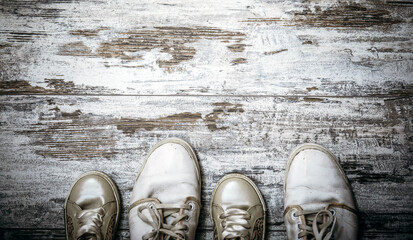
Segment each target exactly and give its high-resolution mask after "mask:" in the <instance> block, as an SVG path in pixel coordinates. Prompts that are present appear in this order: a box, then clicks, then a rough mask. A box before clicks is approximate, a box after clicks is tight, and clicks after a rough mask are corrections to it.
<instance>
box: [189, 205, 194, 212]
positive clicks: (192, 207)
mask: <svg viewBox="0 0 413 240" xmlns="http://www.w3.org/2000/svg"><path fill="white" fill-rule="evenodd" d="M188 205H189V211H192V210H193V209H194V204H193V203H189V204H188Z"/></svg>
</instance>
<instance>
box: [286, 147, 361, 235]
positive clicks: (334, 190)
mask: <svg viewBox="0 0 413 240" xmlns="http://www.w3.org/2000/svg"><path fill="white" fill-rule="evenodd" d="M285 185H286V186H285V189H286V190H285V193H284V209H285V208H287V207H288V206H293V205H298V206H300V207H301V208H302V209H304V210H307V211H319V210H322V209H325V208H326V207H327V205H328V204H329V203H342V204H345V205H347V206H348V207H351V208H353V209H356V207H355V203H354V199H353V194H352V191H351V189H350V187H349V186H348V185H347V183H346V177H345V175H343V174H342V173H341V172H340V170H339V168H338V167H337V165H336V164H335V162H334V160H333V159H331V158H330V157H329V156H328V155H327V154H325V153H324V152H322V151H320V150H316V149H306V150H302V151H301V152H299V153H298V154H297V155H296V156H295V158H294V160H293V161H292V163H291V165H290V169H289V172H288V174H287V176H286V182H285ZM336 209H337V211H336V212H337V215H336V217H337V223H336V229H337V230H335V231H334V237H335V238H336V239H357V237H356V236H357V215H356V214H354V213H352V212H350V211H348V210H345V209H342V208H336ZM292 213H293V209H292V210H290V211H289V212H287V213H286V215H285V216H284V222H285V224H286V228H287V236H288V239H297V234H298V228H297V224H298V223H299V222H300V221H301V220H300V218H296V217H292Z"/></svg>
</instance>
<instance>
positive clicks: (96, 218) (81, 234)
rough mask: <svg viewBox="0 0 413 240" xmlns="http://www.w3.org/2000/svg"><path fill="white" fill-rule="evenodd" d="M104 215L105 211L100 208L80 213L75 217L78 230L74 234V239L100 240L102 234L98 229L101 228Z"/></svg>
mask: <svg viewBox="0 0 413 240" xmlns="http://www.w3.org/2000/svg"><path fill="white" fill-rule="evenodd" d="M104 215H105V210H104V209H103V208H101V207H100V208H95V209H87V210H83V211H81V212H80V213H79V216H78V217H77V221H78V223H79V226H80V228H79V229H78V231H77V233H76V239H78V240H84V239H93V240H101V239H102V234H101V231H100V228H101V227H102V220H103V216H104Z"/></svg>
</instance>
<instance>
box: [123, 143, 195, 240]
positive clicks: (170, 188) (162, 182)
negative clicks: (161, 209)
mask: <svg viewBox="0 0 413 240" xmlns="http://www.w3.org/2000/svg"><path fill="white" fill-rule="evenodd" d="M195 161H197V160H196V159H192V157H191V155H190V154H189V153H188V151H187V150H186V149H185V148H184V147H183V146H182V145H180V144H178V143H165V144H162V145H160V146H158V147H157V148H156V149H155V150H154V151H153V152H152V153H151V154H150V156H149V157H148V159H147V161H146V164H145V165H144V166H143V169H142V171H141V173H140V175H139V176H138V178H137V180H136V182H135V186H134V188H133V191H132V195H131V200H130V203H131V204H132V203H134V202H136V201H138V200H142V199H147V198H153V199H157V200H158V201H159V202H160V203H164V204H167V203H179V204H183V203H186V199H187V197H194V198H195V199H197V200H198V202H200V188H201V186H200V184H199V182H200V179H199V177H198V173H197V172H198V170H197V168H196V163H195ZM197 205H198V206H199V207H196V208H195V209H194V213H193V217H191V218H190V220H189V221H188V222H187V224H189V225H190V230H189V232H188V239H194V238H195V231H196V227H197V225H198V217H199V212H200V205H199V203H198V204H197ZM137 209H138V206H136V207H134V208H133V209H131V210H130V212H129V226H130V233H131V239H132V240H138V239H139V240H140V239H141V238H142V236H143V235H144V234H146V233H148V232H150V231H151V230H152V227H151V226H149V225H147V224H145V223H144V222H142V220H141V219H140V218H139V217H138V215H137V214H136V213H135V212H136V211H137Z"/></svg>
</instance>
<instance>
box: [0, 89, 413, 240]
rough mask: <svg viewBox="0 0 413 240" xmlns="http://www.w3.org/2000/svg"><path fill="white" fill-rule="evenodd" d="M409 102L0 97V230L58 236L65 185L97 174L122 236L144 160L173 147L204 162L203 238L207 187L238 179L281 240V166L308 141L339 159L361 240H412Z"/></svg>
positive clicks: (206, 221)
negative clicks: (118, 204)
mask: <svg viewBox="0 0 413 240" xmlns="http://www.w3.org/2000/svg"><path fill="white" fill-rule="evenodd" d="M412 101H413V98H276V97H206V96H197V97H190V96H170V97H161V96H160V97H156V96H148V97H134V96H117V97H116V96H0V111H1V116H0V131H1V135H0V154H1V157H0V158H1V165H0V182H1V184H0V194H1V198H0V212H1V215H2V217H1V218H0V225H1V226H2V228H3V229H4V230H3V231H4V234H5V236H6V235H7V234H9V235H7V236H11V237H9V238H13V236H16V238H17V236H20V235H19V234H24V232H25V231H27V232H30V231H32V230H33V231H34V232H36V231H37V230H34V229H45V230H44V231H45V233H44V235H42V231H43V230H38V232H37V233H38V234H40V235H39V236H45V237H47V236H49V238H50V236H54V235H53V234H55V233H56V232H55V230H53V229H58V230H57V233H59V232H61V229H62V228H63V218H62V207H63V204H64V198H65V196H66V194H67V191H68V189H69V188H70V185H71V183H72V181H73V180H74V179H75V178H76V177H77V176H78V175H80V174H81V173H82V172H84V171H87V170H92V169H95V170H100V171H104V172H106V173H108V174H109V175H110V176H111V177H112V178H113V179H114V180H115V182H116V183H117V185H118V187H119V189H120V192H121V197H122V200H123V203H122V206H123V209H122V218H121V224H120V228H121V229H124V230H125V231H126V230H127V228H128V224H127V220H126V219H127V218H126V216H127V212H126V209H127V205H128V203H129V194H130V192H131V190H132V187H133V183H134V179H135V177H136V174H137V171H138V169H139V167H140V166H141V164H142V160H143V158H144V156H145V155H146V153H147V152H148V151H149V149H150V148H151V147H152V146H153V145H154V144H155V143H156V142H158V141H159V140H161V139H164V138H166V137H172V136H173V137H181V138H183V139H186V140H187V141H189V142H190V143H191V144H192V145H193V146H194V148H195V150H196V152H197V154H198V156H199V160H200V164H201V171H202V180H203V188H202V204H203V206H204V207H203V209H202V213H201V219H200V225H199V234H200V239H209V238H210V237H208V236H210V235H211V234H212V226H211V221H210V219H209V213H208V211H209V209H208V203H209V200H210V194H211V192H212V189H213V186H214V185H215V182H217V181H218V180H219V179H220V178H221V177H222V176H223V175H224V174H226V173H229V172H234V171H236V172H242V173H244V174H246V175H248V176H249V177H251V178H252V179H254V181H255V182H256V183H257V184H258V186H259V188H260V189H261V191H262V193H263V195H264V197H265V200H266V202H267V205H268V208H269V214H268V215H269V218H268V223H267V226H268V229H269V232H270V233H269V234H270V236H274V237H275V236H280V235H279V234H281V236H284V235H283V234H284V233H283V231H284V225H283V220H282V208H283V206H282V196H283V192H282V185H283V180H284V170H285V163H286V159H287V157H288V154H289V153H290V151H291V150H292V149H293V148H294V147H295V146H297V145H298V144H300V143H304V142H317V143H320V144H323V145H325V146H326V147H327V148H329V149H330V150H331V151H333V152H334V153H335V154H336V155H337V156H338V157H339V159H340V162H341V164H342V165H343V167H344V169H345V171H346V173H347V174H348V177H349V179H350V181H351V183H352V186H353V188H354V192H355V196H356V199H357V202H358V206H359V208H360V210H361V212H362V215H361V222H360V224H361V232H362V233H361V234H362V238H364V239H381V237H380V236H379V235H381V234H383V235H382V236H389V234H395V236H400V238H408V237H411V234H412V232H411V229H413V219H412V217H411V216H413V214H412V212H413V209H412V207H411V198H412V197H413V193H412V192H411V189H412V187H413V182H412V179H413V178H412V159H413V151H412V129H413V128H412V124H413V122H412V116H413V114H412V111H413V104H412ZM16 227H17V228H18V229H21V230H18V229H16V230H13V229H14V228H16ZM7 229H9V230H7ZM24 229H29V230H24ZM30 229H32V230H30ZM59 229H60V230H59ZM57 233H56V234H57ZM16 234H17V235H16ZM36 236H37V235H33V238H36ZM56 238H58V237H57V236H56ZM125 238H126V237H125Z"/></svg>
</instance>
